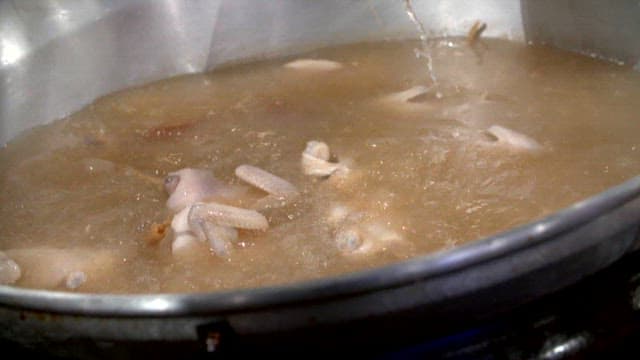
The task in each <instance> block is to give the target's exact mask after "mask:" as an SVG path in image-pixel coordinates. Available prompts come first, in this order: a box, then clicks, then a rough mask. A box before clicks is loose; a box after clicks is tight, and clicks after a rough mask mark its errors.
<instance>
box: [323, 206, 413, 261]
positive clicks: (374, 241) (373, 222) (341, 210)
mask: <svg viewBox="0 0 640 360" xmlns="http://www.w3.org/2000/svg"><path fill="white" fill-rule="evenodd" d="M326 219H327V223H328V224H329V226H330V227H331V228H332V229H333V231H334V241H335V244H336V247H337V248H338V250H339V251H340V252H341V253H342V254H344V255H345V256H361V255H368V254H375V253H377V252H380V251H384V250H386V249H388V248H392V247H395V246H397V245H399V244H400V243H402V242H403V238H402V236H401V235H400V234H398V233H397V232H395V231H393V230H392V229H391V228H389V227H388V226H387V225H385V224H383V223H382V222H380V221H379V220H377V219H373V218H371V217H370V216H368V215H367V214H366V213H364V212H361V211H354V210H352V209H351V208H349V207H348V206H345V205H342V204H338V205H334V206H333V207H332V208H331V209H330V211H329V214H328V215H327V218H326Z"/></svg>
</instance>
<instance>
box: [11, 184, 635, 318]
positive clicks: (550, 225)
mask: <svg viewBox="0 0 640 360" xmlns="http://www.w3.org/2000/svg"><path fill="white" fill-rule="evenodd" d="M637 197H640V176H636V177H634V178H632V179H630V180H627V181H626V182H624V183H622V184H620V185H618V186H615V187H612V188H609V189H608V190H606V191H604V192H601V193H599V194H596V195H594V196H592V197H589V198H587V199H585V200H582V201H579V202H577V203H574V204H572V205H571V206H569V207H567V208H564V209H562V210H560V211H558V212H556V213H553V214H551V215H549V216H547V217H544V218H542V219H539V220H536V221H533V222H531V223H528V224H526V225H523V226H520V227H517V228H513V229H510V230H508V231H505V232H502V233H498V234H496V235H493V236H490V237H486V238H483V239H479V240H477V241H474V242H471V243H469V244H466V245H463V246H459V247H457V248H453V249H451V250H447V251H443V252H439V253H432V254H427V255H424V256H420V257H416V258H413V259H409V260H406V261H403V262H399V263H394V264H391V265H387V266H384V267H380V268H376V269H371V270H364V271H359V272H354V273H350V274H346V275H342V276H335V277H327V278H322V279H317V280H309V281H303V282H297V283H292V284H285V285H277V286H269V287H259V288H251V289H239V290H230V291H219V292H206V293H180V294H173V293H168V294H167V293H160V294H117V295H116V294H88V293H69V292H61V291H49V290H34V289H23V288H18V287H12V286H0V306H5V307H14V308H20V309H23V310H32V311H41V312H47V313H54V314H73V315H81V316H98V317H179V316H196V315H207V314H222V313H233V312H237V311H247V310H254V309H261V308H265V307H277V306H286V305H290V304H294V303H304V302H316V301H322V300H328V299H331V298H337V297H343V296H354V295H358V294H364V293H370V292H375V291H379V290H381V289H389V288H394V287H400V286H403V285H406V284H408V283H416V282H419V281H423V280H425V279H428V278H434V277H438V276H442V275H444V274H448V273H452V272H456V271H459V270H462V269H464V268H468V267H471V266H475V265H479V264H482V263H484V262H487V261H490V260H492V259H496V258H500V257H504V256H507V255H510V254H514V253H517V252H519V251H523V250H525V249H528V248H530V247H533V246H537V245H540V244H542V243H545V242H547V241H553V240H554V239H555V237H556V236H557V235H560V234H562V233H565V232H568V231H570V230H572V229H575V228H577V227H579V226H581V225H583V224H585V223H587V222H589V221H591V220H594V219H596V218H598V217H599V216H601V215H603V214H604V213H605V212H606V211H608V210H610V209H613V208H616V207H618V206H621V205H624V204H625V203H627V202H629V201H631V200H633V199H635V198H637Z"/></svg>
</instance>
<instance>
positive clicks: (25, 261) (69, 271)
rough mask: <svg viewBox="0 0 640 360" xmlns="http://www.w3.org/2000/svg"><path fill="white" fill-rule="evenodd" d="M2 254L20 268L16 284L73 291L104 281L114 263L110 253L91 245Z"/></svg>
mask: <svg viewBox="0 0 640 360" xmlns="http://www.w3.org/2000/svg"><path fill="white" fill-rule="evenodd" d="M6 255H7V256H9V257H10V258H11V259H13V260H14V261H15V262H16V263H17V264H18V265H19V266H20V268H21V269H22V276H21V277H20V280H19V285H21V286H26V287H32V288H41V289H54V288H57V287H65V288H67V289H70V290H74V289H78V288H81V287H82V285H83V284H85V283H87V282H96V281H104V280H105V279H108V278H109V275H110V274H111V273H112V272H113V271H114V269H115V268H116V266H117V264H118V257H117V256H116V254H114V253H113V252H111V251H108V250H101V249H92V248H73V249H60V248H53V247H34V248H25V249H11V250H7V251H6Z"/></svg>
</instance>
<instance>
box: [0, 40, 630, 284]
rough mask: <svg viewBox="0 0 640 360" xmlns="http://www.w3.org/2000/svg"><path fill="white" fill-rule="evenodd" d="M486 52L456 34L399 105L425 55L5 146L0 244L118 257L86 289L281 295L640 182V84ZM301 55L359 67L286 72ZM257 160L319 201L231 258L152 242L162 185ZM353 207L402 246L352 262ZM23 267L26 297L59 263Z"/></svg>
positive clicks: (608, 67) (223, 74)
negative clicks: (186, 173) (345, 241)
mask: <svg viewBox="0 0 640 360" xmlns="http://www.w3.org/2000/svg"><path fill="white" fill-rule="evenodd" d="M481 45H482V46H480V47H470V46H468V44H466V43H465V42H464V41H463V40H462V39H441V40H440V41H439V42H438V44H437V46H435V47H434V48H433V49H432V52H431V56H432V61H433V67H434V71H436V72H437V74H438V82H439V83H438V85H437V87H436V88H433V89H431V91H430V92H428V93H426V94H423V95H422V96H419V97H415V98H412V99H411V100H410V101H408V102H404V103H403V102H390V101H386V100H388V99H389V98H388V96H389V94H394V93H398V92H402V91H404V90H407V89H411V88H412V87H415V86H419V85H426V84H430V81H431V78H430V74H429V73H428V72H427V71H425V63H424V61H423V59H420V58H416V57H415V55H414V49H415V48H416V47H418V46H419V45H418V43H416V42H413V41H392V42H380V43H365V44H352V45H346V46H339V47H331V48H325V49H320V50H315V51H313V52H309V53H306V54H300V55H298V56H296V57H291V58H280V59H275V60H266V61H261V62H256V63H251V64H238V65H234V66H228V67H225V68H221V69H217V70H215V71H213V72H210V73H205V74H195V75H185V76H180V77H176V78H171V79H166V80H162V81H159V82H155V83H152V84H148V85H145V86H141V87H137V88H132V89H126V90H122V91H119V92H117V93H114V94H109V95H107V96H104V97H102V98H100V99H98V100H96V101H95V102H94V103H92V104H90V105H88V106H87V107H85V108H84V109H82V110H80V111H78V112H76V113H74V114H72V115H70V116H69V117H67V118H64V119H60V120H56V121H54V122H52V123H50V124H47V125H43V126H40V127H37V128H34V129H31V130H29V131H28V132H25V133H23V134H22V135H20V136H19V137H17V138H16V139H14V140H13V141H11V142H10V143H8V144H7V145H6V146H5V147H4V148H3V149H2V150H0V171H1V173H2V174H3V175H2V177H1V178H0V181H1V183H0V189H1V191H0V249H1V250H4V251H7V252H8V253H9V254H11V252H10V251H11V250H13V251H14V253H15V251H17V250H20V249H22V250H24V249H30V248H34V247H43V246H46V247H47V248H56V249H62V250H64V249H77V248H90V249H96V251H110V252H112V253H114V254H116V259H117V261H116V264H115V265H113V264H112V265H110V266H112V267H113V269H112V270H110V271H109V275H108V276H103V277H101V278H100V280H99V281H97V280H96V279H93V278H92V276H91V274H90V273H89V274H87V279H86V281H85V282H83V283H82V285H80V286H79V287H78V288H77V289H76V290H77V291H83V292H101V293H104V292H109V293H157V292H201V291H215V290H223V289H231V288H247V287H255V286H264V285H274V284H282V283H290V282H294V281H300V280H306V279H314V278H320V277H326V276H332V275H338V274H344V273H347V272H352V271H357V270H362V269H368V268H373V267H378V266H381V265H385V264H390V263H394V262H398V261H402V260H404V259H409V258H412V257H416V256H421V255H425V254H429V253H434V252H437V251H441V250H445V249H450V248H452V247H455V246H458V245H460V244H464V243H466V242H469V241H474V240H476V239H479V238H482V237H485V236H489V235H492V234H495V233H498V232H500V231H503V230H506V229H509V228H512V227H514V226H518V225H522V224H525V223H527V222H530V221H532V220H534V219H537V218H540V217H542V216H544V215H548V214H551V213H552V212H554V211H556V210H558V209H561V208H563V207H565V206H567V205H569V204H571V203H573V202H575V201H578V200H581V199H583V198H585V197H587V196H590V195H593V194H596V193H598V192H600V191H602V190H605V189H606V188H608V187H610V186H612V185H616V184H619V183H620V182H622V181H624V180H627V179H629V178H630V177H632V176H634V175H636V174H638V172H639V170H640V161H639V157H638V154H637V152H638V151H639V150H638V140H637V139H638V138H639V137H638V135H640V122H638V121H637V120H638V119H637V114H638V113H639V110H640V105H638V104H640V78H639V76H638V74H636V73H634V72H633V71H632V70H631V69H630V68H628V67H626V66H619V65H614V64H610V63H606V62H603V61H599V60H596V59H593V58H590V57H585V56H580V55H576V54H572V53H567V52H563V51H560V50H556V49H551V48H547V47H543V46H526V45H524V44H518V43H513V42H508V41H505V40H493V39H483V40H482V44H481ZM296 58H316V59H328V60H332V61H336V62H339V63H341V64H342V68H340V69H337V70H332V71H304V70H302V71H298V70H292V69H289V68H286V67H283V64H285V63H287V62H289V61H291V60H295V59H296ZM492 125H499V126H503V127H506V128H508V129H512V130H514V131H517V132H518V133H521V134H526V135H527V136H529V137H531V138H532V139H535V140H536V141H537V142H538V143H539V144H540V145H541V147H542V148H543V151H535V152H531V151H521V150H519V149H514V148H510V147H509V146H500V145H499V144H496V143H494V142H492V139H491V137H490V136H487V133H486V129H488V128H490V127H491V126H492ZM311 140H320V141H324V142H325V143H326V144H328V145H329V147H330V149H331V152H332V154H333V155H334V157H335V158H336V159H338V160H340V161H345V162H346V163H348V164H349V168H350V169H351V170H352V171H351V172H350V173H349V175H347V177H346V178H345V179H344V181H341V182H340V183H338V184H336V183H335V182H331V181H328V179H324V178H317V177H310V176H306V175H305V174H303V172H302V171H301V165H300V162H301V160H300V159H301V153H302V151H303V150H304V149H305V145H306V143H307V142H308V141H311ZM493 140H495V139H493ZM241 164H251V165H255V166H259V167H260V168H262V169H265V170H267V171H269V172H271V173H273V174H276V175H278V176H279V177H282V178H283V179H286V180H288V181H289V182H291V183H292V184H294V185H295V186H296V187H297V188H298V190H299V192H300V194H301V195H300V196H299V197H298V198H297V199H296V200H295V201H293V202H291V203H289V204H287V205H286V206H283V207H279V208H274V209H269V210H267V211H265V212H264V214H265V216H266V217H267V219H268V221H269V229H268V230H267V231H264V232H262V231H240V234H239V239H238V242H236V243H235V244H234V249H235V250H234V252H233V253H232V254H231V256H230V257H229V258H222V257H220V256H217V255H216V254H214V253H212V252H210V251H203V252H201V253H199V254H196V255H195V256H193V257H191V258H189V260H188V261H185V260H184V259H179V258H176V256H174V254H172V252H171V240H172V234H171V232H170V231H169V232H167V234H166V236H165V237H164V239H162V240H161V241H160V242H159V243H157V244H150V243H149V242H148V241H146V240H145V239H146V238H147V237H148V236H149V233H150V232H151V231H152V227H153V226H154V224H158V223H162V222H164V221H167V219H170V218H171V216H172V214H171V213H170V212H169V211H168V210H167V208H166V205H165V203H166V201H167V193H166V192H165V190H164V189H163V186H162V180H163V178H164V177H165V176H166V175H167V174H168V173H171V172H173V171H176V170H178V169H181V168H202V169H209V170H211V171H212V172H213V174H215V176H216V177H217V178H219V179H220V180H221V181H223V182H225V183H229V184H238V183H241V181H240V180H239V179H238V178H237V177H235V175H234V169H235V168H236V167H237V166H239V165H241ZM335 206H348V207H352V208H357V209H361V210H362V211H365V212H367V214H370V215H371V218H372V219H374V220H375V221H376V222H378V223H379V224H380V225H381V226H383V227H385V228H386V229H388V230H389V231H392V232H393V233H394V234H397V235H399V236H400V237H401V239H402V240H401V241H400V244H399V245H398V246H395V245H391V246H389V247H384V248H382V249H381V250H380V251H378V252H376V253H371V254H366V255H364V256H350V255H345V254H344V253H343V252H341V251H340V249H339V248H338V247H337V246H336V243H335V233H334V231H333V230H332V228H331V226H330V224H329V221H328V216H329V215H328V214H330V213H331V209H332V208H333V207H335ZM18 253H19V252H18ZM51 256H53V255H51ZM18 260H19V259H16V261H17V262H18V263H19V264H20V261H18ZM20 265H21V268H22V272H23V274H22V275H23V276H22V278H21V279H20V280H18V281H17V282H16V284H15V285H16V286H24V287H33V286H35V285H34V284H35V283H36V282H34V281H32V280H33V274H34V273H38V272H42V271H46V270H45V269H44V268H46V267H47V266H52V265H51V264H50V263H49V262H47V261H36V262H34V263H32V264H29V266H28V267H26V266H25V265H23V264H20ZM53 266H55V265H53ZM56 289H59V290H68V289H67V287H65V286H63V285H62V284H61V285H60V286H58V287H56Z"/></svg>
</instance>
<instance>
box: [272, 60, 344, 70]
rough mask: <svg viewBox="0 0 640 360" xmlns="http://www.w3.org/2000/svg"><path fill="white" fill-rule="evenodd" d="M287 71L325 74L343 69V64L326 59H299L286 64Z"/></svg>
mask: <svg viewBox="0 0 640 360" xmlns="http://www.w3.org/2000/svg"><path fill="white" fill-rule="evenodd" d="M284 67H285V68H287V69H294V70H301V71H313V72H324V71H333V70H338V69H341V68H342V64H341V63H339V62H336V61H331V60H325V59H297V60H293V61H290V62H288V63H286V64H284Z"/></svg>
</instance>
